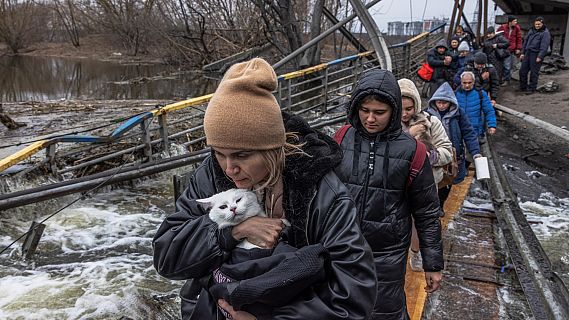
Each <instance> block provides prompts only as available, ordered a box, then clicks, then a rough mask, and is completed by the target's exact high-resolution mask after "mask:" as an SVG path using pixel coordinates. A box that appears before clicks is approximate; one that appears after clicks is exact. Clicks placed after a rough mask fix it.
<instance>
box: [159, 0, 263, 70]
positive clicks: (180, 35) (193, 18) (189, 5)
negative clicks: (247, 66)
mask: <svg viewBox="0 0 569 320" xmlns="http://www.w3.org/2000/svg"><path fill="white" fill-rule="evenodd" d="M157 7H158V12H159V14H160V16H161V17H162V21H161V22H160V23H163V25H157V26H155V27H154V28H153V29H154V30H156V31H157V32H159V33H160V34H161V36H162V37H163V38H164V39H166V40H167V41H168V45H169V46H170V47H171V48H173V49H174V50H175V51H176V52H178V53H179V55H180V56H181V57H182V58H183V59H184V60H185V61H193V62H197V64H207V63H209V62H212V61H215V60H218V59H220V58H223V57H226V56H228V55H231V54H234V53H237V52H240V51H243V50H245V49H248V48H250V47H254V46H257V45H259V44H260V43H262V42H263V37H262V34H259V29H261V27H262V26H261V23H260V16H259V14H258V10H257V9H256V7H255V6H254V5H253V4H252V3H251V1H250V0H204V1H191V0H186V1H184V0H162V1H159V3H158V6H157Z"/></svg>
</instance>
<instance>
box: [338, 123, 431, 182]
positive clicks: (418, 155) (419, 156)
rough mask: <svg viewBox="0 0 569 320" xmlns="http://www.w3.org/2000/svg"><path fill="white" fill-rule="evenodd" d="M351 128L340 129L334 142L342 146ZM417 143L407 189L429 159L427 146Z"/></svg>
mask: <svg viewBox="0 0 569 320" xmlns="http://www.w3.org/2000/svg"><path fill="white" fill-rule="evenodd" d="M351 126H352V125H350V124H345V125H343V126H342V127H341V128H340V129H338V131H336V133H334V141H336V143H338V144H339V145H341V144H342V141H343V140H344V136H345V135H346V132H348V129H350V127H351ZM415 141H417V150H415V154H414V155H413V160H412V161H411V167H409V176H408V177H407V185H406V187H407V188H409V187H410V186H411V184H412V183H413V180H415V178H416V177H417V175H419V172H421V169H422V168H423V163H424V162H425V158H426V157H427V147H425V145H424V144H423V143H422V142H421V141H419V140H417V139H415Z"/></svg>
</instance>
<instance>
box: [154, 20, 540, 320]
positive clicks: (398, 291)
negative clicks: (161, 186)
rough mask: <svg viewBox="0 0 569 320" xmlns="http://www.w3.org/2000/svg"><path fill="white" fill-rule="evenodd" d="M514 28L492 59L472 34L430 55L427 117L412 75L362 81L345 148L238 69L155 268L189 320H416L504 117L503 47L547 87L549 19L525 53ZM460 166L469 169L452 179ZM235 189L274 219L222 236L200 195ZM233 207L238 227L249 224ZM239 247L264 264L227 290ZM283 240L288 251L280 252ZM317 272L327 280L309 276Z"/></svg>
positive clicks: (267, 81)
mask: <svg viewBox="0 0 569 320" xmlns="http://www.w3.org/2000/svg"><path fill="white" fill-rule="evenodd" d="M509 20H510V21H509V23H508V25H507V26H501V27H500V29H505V30H504V31H505V32H504V34H505V37H504V36H502V35H501V34H500V33H495V32H494V30H493V29H489V31H488V33H487V36H486V39H485V41H484V42H483V43H481V44H480V45H481V48H482V51H480V52H476V53H475V54H472V48H475V47H476V46H477V44H476V43H475V41H474V39H473V38H472V37H470V36H469V35H468V34H466V33H464V30H462V29H461V30H460V31H459V33H458V34H457V36H456V37H455V38H453V40H452V42H451V44H450V46H447V45H446V44H445V43H444V42H443V43H440V44H438V45H437V46H436V47H435V48H433V50H431V51H430V52H429V53H428V58H427V60H428V62H429V64H430V65H431V66H432V67H433V68H434V69H435V74H434V76H433V83H435V84H436V85H435V86H433V89H434V90H433V92H432V94H431V96H430V98H429V100H428V103H427V105H426V106H423V104H422V100H421V96H420V94H419V91H418V89H417V87H416V85H415V83H414V82H413V81H412V80H410V79H396V78H395V76H394V75H393V74H392V73H391V72H390V71H387V70H381V69H372V70H368V71H366V72H364V74H363V76H362V77H361V78H360V79H359V81H358V82H357V84H356V86H355V88H354V89H353V92H352V94H351V98H350V101H349V103H348V105H347V124H346V125H345V126H343V127H342V128H341V129H340V130H339V131H338V132H337V134H336V135H335V137H334V139H333V138H332V137H329V136H327V135H325V134H323V133H321V132H319V131H317V130H315V129H312V128H311V127H310V126H309V125H308V123H307V122H306V121H305V120H304V119H302V118H301V117H299V116H297V115H294V114H292V113H288V112H285V111H281V108H280V106H279V104H278V102H277V101H276V99H275V97H274V96H273V94H272V91H274V90H275V89H276V87H277V77H276V74H275V72H274V70H273V68H272V67H271V66H270V65H269V64H268V63H267V62H266V61H265V60H263V59H260V58H255V59H252V60H250V61H247V62H243V63H238V64H235V65H233V66H232V67H231V68H230V69H229V70H228V71H227V72H226V74H225V75H224V77H223V79H222V80H221V82H220V84H219V86H218V88H217V90H216V91H215V93H214V94H213V96H212V98H211V100H210V102H209V104H208V107H207V110H206V112H205V116H204V131H205V136H206V141H207V145H208V146H209V147H211V155H210V156H209V157H207V158H206V159H205V160H204V161H203V163H202V164H201V165H200V166H199V167H198V168H197V169H196V170H195V172H194V173H193V176H192V178H191V179H190V181H189V185H188V187H187V189H186V190H185V191H184V192H183V194H182V195H181V196H180V198H179V199H178V201H177V203H176V212H175V213H174V214H171V215H169V216H167V217H166V219H165V220H164V222H163V223H162V224H161V226H160V228H159V229H158V231H157V233H156V235H155V237H154V240H153V248H154V266H155V268H156V270H157V271H158V273H159V274H161V275H162V276H164V277H167V278H169V279H178V280H187V282H186V284H185V285H184V286H183V287H182V289H181V291H180V296H181V299H182V300H181V301H182V303H181V304H182V317H183V318H184V319H236V320H240V319H408V318H409V316H408V313H407V309H406V297H405V290H404V285H405V274H406V272H407V261H408V259H409V261H410V265H411V269H412V270H413V271H424V272H425V281H426V286H425V290H426V291H427V292H429V293H430V292H434V291H436V290H437V289H438V288H439V287H440V285H441V279H442V270H443V268H444V260H443V245H442V237H441V232H442V231H441V221H440V218H441V217H442V216H444V210H443V207H444V203H445V200H446V199H447V197H448V195H449V193H450V190H451V188H452V185H453V184H457V183H460V182H462V181H463V180H464V179H465V177H466V175H467V173H468V167H469V165H470V163H471V162H472V161H473V159H475V158H477V157H480V156H481V152H480V143H483V142H484V135H485V134H486V133H487V134H490V135H491V134H494V133H495V132H496V115H495V112H494V108H493V107H492V106H493V104H495V100H496V98H497V95H498V94H497V93H498V86H499V81H500V79H502V80H503V81H505V82H507V81H509V79H510V78H509V73H508V72H509V70H511V59H508V58H507V55H505V54H503V53H500V51H499V50H503V51H505V52H508V54H509V55H510V56H513V55H519V56H520V59H522V61H523V64H522V70H526V69H528V68H529V70H531V72H532V82H530V84H529V85H527V84H526V83H521V84H520V87H521V88H522V89H527V90H535V84H536V82H537V80H536V79H537V76H535V77H534V75H533V74H534V73H535V72H534V69H535V68H538V67H539V64H540V63H541V61H542V60H543V56H544V54H545V53H544V52H543V50H542V49H543V48H542V46H541V42H542V41H545V42H547V41H548V36H546V34H545V32H546V29H545V27H544V26H543V20H542V19H536V21H535V24H534V29H532V30H531V31H530V32H529V34H528V35H527V37H526V40H525V41H524V43H523V45H521V44H520V41H518V40H515V41H512V40H509V39H513V38H518V37H521V33H520V32H519V27H517V25H516V20H515V18H513V17H510V19H509ZM500 29H499V30H500ZM500 31H502V30H500ZM470 57H472V58H470ZM496 66H499V67H498V68H499V71H498V70H497V68H496ZM459 70H460V71H459ZM498 72H499V73H500V74H501V75H497V74H498ZM456 76H458V78H456ZM454 78H456V80H454ZM522 80H523V78H522ZM449 165H453V166H455V167H456V169H457V170H456V171H457V172H455V173H454V174H452V175H450V179H449V172H448V170H447V168H448V167H449ZM233 188H239V189H246V190H250V191H251V192H253V193H255V195H256V198H257V200H258V202H259V203H260V205H261V207H263V208H264V209H265V212H267V213H270V214H267V215H263V216H261V215H259V216H253V217H251V218H248V219H246V220H244V221H243V222H240V223H238V224H236V225H233V226H230V227H227V228H223V229H220V228H218V225H217V224H216V223H215V222H214V221H212V220H211V219H210V218H209V216H208V211H207V208H204V207H203V206H200V205H199V202H198V201H197V200H200V199H204V198H209V197H212V196H213V195H216V194H219V193H221V192H223V191H226V190H230V189H233ZM233 201H234V202H239V201H241V198H239V199H233ZM223 206H225V207H227V206H226V205H223ZM223 206H220V208H221V209H226V208H222V207H223ZM230 209H231V212H232V214H230V215H229V216H228V219H232V215H238V214H239V213H238V212H237V209H236V207H235V208H233V207H232V208H230ZM285 222H286V223H285ZM242 240H247V241H248V242H249V243H251V244H253V245H255V246H256V247H255V248H252V249H247V250H251V251H250V252H253V251H254V250H260V251H258V252H257V251H256V253H255V254H252V253H251V254H249V253H245V257H250V258H251V259H255V260H254V262H253V263H249V264H247V267H246V268H244V269H243V270H240V272H239V273H233V274H229V275H228V274H224V275H223V277H222V278H223V279H221V280H223V281H220V278H221V276H220V272H219V270H220V268H221V267H222V265H223V264H224V263H228V261H230V260H229V257H231V255H232V252H234V251H235V250H236V247H237V246H238V244H239V243H240V242H241V241H242ZM281 243H286V244H287V247H288V248H292V252H287V253H286V254H284V255H283V252H281V249H280V248H281V246H280V245H279V244H281ZM289 251H290V250H289ZM259 252H260V254H261V258H258V257H259ZM252 257H255V258H252ZM275 257H276V258H275ZM280 257H283V258H282V259H281V258H280ZM314 266H318V268H316V269H315V268H314ZM236 268H238V267H236ZM319 268H321V269H319ZM283 270H284V272H283ZM309 270H312V271H314V274H318V276H317V277H316V276H314V277H312V278H311V279H310V281H306V277H307V275H308V273H307V272H309ZM303 273H304V275H303ZM287 276H290V277H287ZM259 277H262V278H259ZM259 279H263V282H262V283H261V284H259ZM283 279H284V280H283ZM255 280H257V281H255ZM274 288H280V289H279V290H277V291H275V289H274ZM293 292H294V294H293ZM227 297H239V301H240V302H239V304H236V303H235V300H230V299H229V301H228V298H227ZM253 297H257V298H253ZM258 297H264V298H258Z"/></svg>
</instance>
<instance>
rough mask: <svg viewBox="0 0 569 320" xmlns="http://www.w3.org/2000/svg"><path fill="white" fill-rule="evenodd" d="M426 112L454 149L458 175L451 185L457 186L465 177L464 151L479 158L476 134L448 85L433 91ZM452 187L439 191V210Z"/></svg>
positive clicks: (444, 84) (445, 84)
mask: <svg viewBox="0 0 569 320" xmlns="http://www.w3.org/2000/svg"><path fill="white" fill-rule="evenodd" d="M427 112H428V113H429V114H431V115H433V116H435V117H437V118H439V120H441V122H442V123H443V126H444V128H445V131H446V133H447V135H448V137H449V139H450V141H451V142H452V146H453V147H454V148H455V149H456V157H457V161H458V175H457V177H456V179H455V180H454V182H453V184H458V183H460V182H462V181H463V180H464V177H466V151H465V147H466V148H467V149H468V152H470V154H472V155H473V158H474V159H476V158H478V157H481V154H480V145H479V144H478V134H477V133H476V131H475V130H474V128H473V127H472V124H470V120H469V119H468V116H467V115H466V114H465V113H464V111H463V110H461V109H460V108H459V107H458V101H457V100H456V96H455V95H454V91H452V88H451V87H450V85H449V84H448V83H443V85H441V86H440V87H439V89H437V91H435V93H434V94H433V96H432V97H431V99H430V100H429V107H428V108H427ZM451 187H452V185H449V186H447V187H443V188H440V189H439V201H440V204H441V208H442V207H443V206H444V202H445V201H446V199H447V198H448V195H449V193H450V189H451Z"/></svg>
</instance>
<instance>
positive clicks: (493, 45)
mask: <svg viewBox="0 0 569 320" xmlns="http://www.w3.org/2000/svg"><path fill="white" fill-rule="evenodd" d="M509 45H510V42H509V41H508V39H506V38H504V36H502V34H501V33H496V32H495V31H494V27H488V29H487V30H486V37H485V38H484V41H483V42H482V52H484V53H485V54H486V56H487V57H488V63H490V64H491V65H493V66H494V67H495V68H496V71H497V72H498V78H499V79H500V82H502V81H503V80H502V78H503V70H502V69H503V68H504V59H506V58H507V57H509V56H510V51H508V47H509Z"/></svg>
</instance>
